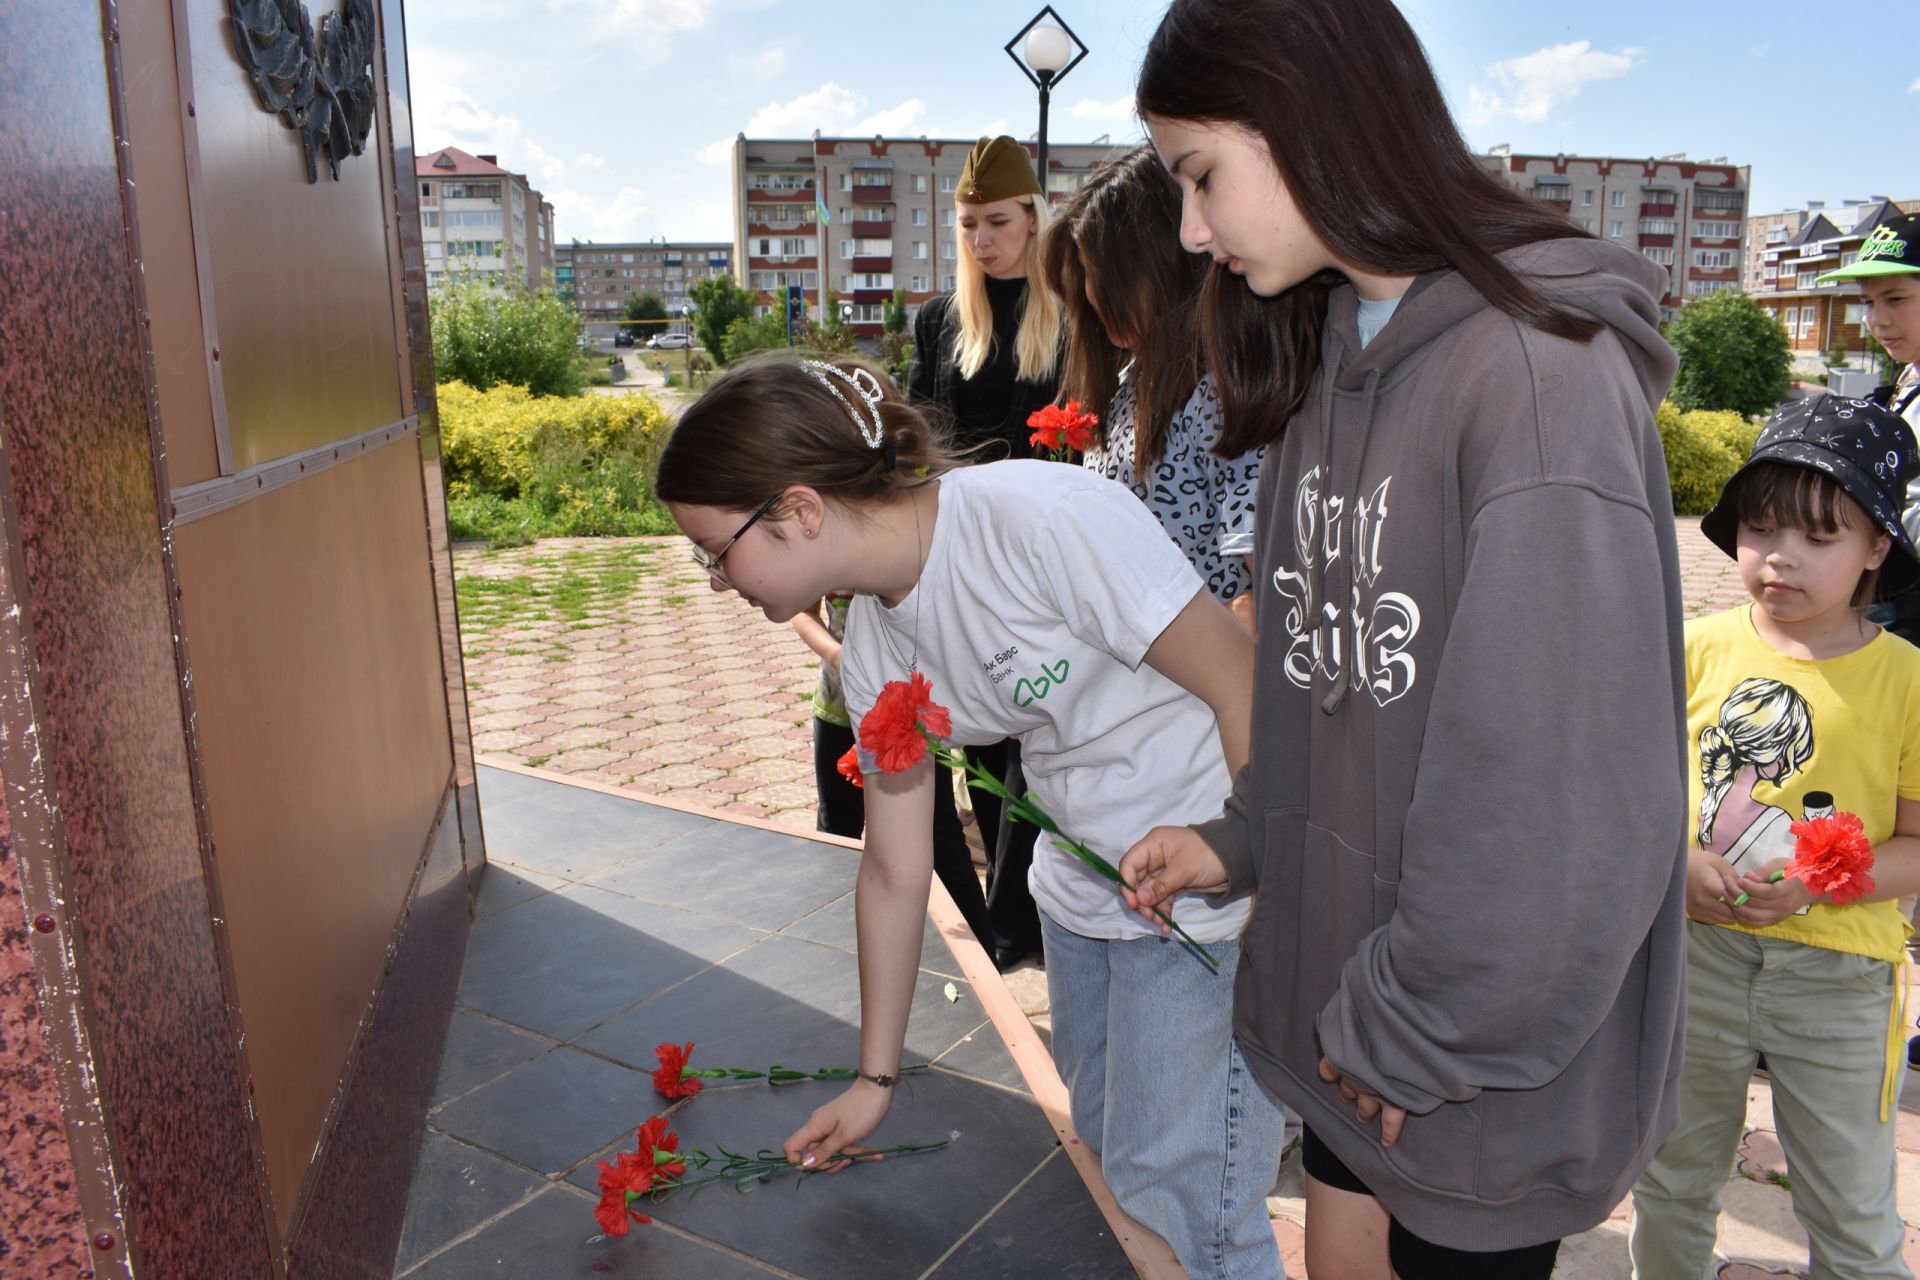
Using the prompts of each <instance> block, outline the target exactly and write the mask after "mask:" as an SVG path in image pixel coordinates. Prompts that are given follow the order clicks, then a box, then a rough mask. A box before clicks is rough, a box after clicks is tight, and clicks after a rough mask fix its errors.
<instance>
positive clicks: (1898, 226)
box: [1814, 213, 1920, 284]
mask: <svg viewBox="0 0 1920 1280" xmlns="http://www.w3.org/2000/svg"><path fill="white" fill-rule="evenodd" d="M1902 275H1920V213H1909V214H1906V215H1905V216H1904V217H1899V218H1892V219H1890V220H1888V221H1886V222H1883V223H1881V224H1880V225H1879V226H1877V227H1875V228H1874V229H1873V234H1872V235H1870V236H1868V237H1867V238H1866V239H1865V240H1864V241H1862V242H1861V245H1860V257H1859V259H1858V260H1857V261H1855V262H1850V263H1848V264H1847V265H1846V266H1844V267H1841V268H1840V269H1839V270H1838V271H1829V272H1827V273H1826V274H1825V275H1822V276H1821V277H1819V279H1817V280H1816V281H1814V283H1815V284H1825V283H1826V282H1827V281H1829V280H1858V279H1859V278H1860V277H1861V276H1902Z"/></svg>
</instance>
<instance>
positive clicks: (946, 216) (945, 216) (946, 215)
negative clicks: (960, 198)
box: [940, 205, 953, 228]
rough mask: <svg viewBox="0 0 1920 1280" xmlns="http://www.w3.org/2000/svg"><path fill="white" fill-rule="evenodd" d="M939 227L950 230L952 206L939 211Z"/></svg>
mask: <svg viewBox="0 0 1920 1280" xmlns="http://www.w3.org/2000/svg"><path fill="white" fill-rule="evenodd" d="M940 225H941V226H943V227H948V228H951V227H952V226H953V206H952V205H948V206H947V207H946V208H944V209H942V210H941V211H940Z"/></svg>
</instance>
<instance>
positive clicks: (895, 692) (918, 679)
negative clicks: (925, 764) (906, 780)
mask: <svg viewBox="0 0 1920 1280" xmlns="http://www.w3.org/2000/svg"><path fill="white" fill-rule="evenodd" d="M952 732H953V717H952V716H951V715H949V714H948V713H947V709H946V708H945V707H943V706H941V705H940V704H939V703H937V702H935V701H934V700H933V684H932V682H931V681H929V680H928V679H927V678H926V677H925V676H923V675H921V674H920V673H919V672H918V671H916V672H914V673H913V675H912V676H911V677H910V678H909V679H906V680H889V681H888V682H887V685H886V687H885V688H883V689H882V690H880V696H879V697H878V698H875V699H874V701H873V710H871V711H869V712H867V715H866V718H865V719H863V720H862V721H861V722H860V745H861V746H862V747H865V748H866V749H867V751H868V752H869V753H870V754H871V755H872V756H873V758H874V762H875V763H876V764H877V765H879V767H880V772H882V773H905V772H906V771H907V770H908V769H911V768H913V766H915V765H917V764H919V763H920V761H921V760H922V759H924V758H925V757H926V754H927V735H929V734H931V735H932V736H933V737H936V738H944V737H946V736H947V735H948V734H950V733H952Z"/></svg>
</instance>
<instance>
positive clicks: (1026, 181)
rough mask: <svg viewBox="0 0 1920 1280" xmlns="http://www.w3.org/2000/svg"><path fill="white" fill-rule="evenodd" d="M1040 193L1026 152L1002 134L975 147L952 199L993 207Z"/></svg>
mask: <svg viewBox="0 0 1920 1280" xmlns="http://www.w3.org/2000/svg"><path fill="white" fill-rule="evenodd" d="M1039 194H1040V183H1039V181H1038V180H1037V179H1035V178H1034V176H1033V162H1032V161H1030V160H1028V159H1027V149H1026V148H1025V147H1023V146H1021V145H1020V144H1019V143H1017V142H1015V141H1014V140H1013V139H1012V138H1009V137H1007V136H1005V135H1004V134H1003V135H1001V136H1000V137H998V138H982V139H980V141H978V142H976V143H974V144H973V150H971V151H969V152H968V153H967V163H966V165H965V167H963V168H962V169H961V170H960V185H959V187H957V188H956V189H955V191H954V193H953V198H954V199H955V200H958V201H960V202H961V203H962V204H992V203H993V202H994V201H996V200H1012V199H1015V198H1016V197H1019V196H1037V195H1039Z"/></svg>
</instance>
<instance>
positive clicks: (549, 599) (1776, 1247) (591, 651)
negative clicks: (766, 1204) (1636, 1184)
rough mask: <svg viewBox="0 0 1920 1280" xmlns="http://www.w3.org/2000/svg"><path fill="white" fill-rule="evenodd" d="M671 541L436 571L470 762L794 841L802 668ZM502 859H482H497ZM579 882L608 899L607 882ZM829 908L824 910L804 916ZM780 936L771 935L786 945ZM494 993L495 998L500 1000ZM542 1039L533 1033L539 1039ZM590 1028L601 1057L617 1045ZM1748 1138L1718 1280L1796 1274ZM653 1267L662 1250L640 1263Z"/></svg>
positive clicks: (1766, 1144)
mask: <svg viewBox="0 0 1920 1280" xmlns="http://www.w3.org/2000/svg"><path fill="white" fill-rule="evenodd" d="M1678 526H1679V527H1678V532H1679V542H1680V552H1681V570H1682V590H1683V594H1684V596H1685V599H1686V605H1687V612H1688V614H1689V616H1694V615H1698V614H1702V613H1708V612H1712V611H1714V610H1717V609H1722V608H1726V607H1728V606H1730V605H1733V604H1736V603H1738V602H1739V601H1740V600H1742V599H1744V593H1743V592H1742V590H1741V587H1740V582H1739V578H1738V575H1737V574H1736V573H1735V571H1734V568H1733V563H1732V561H1731V560H1729V559H1728V558H1727V557H1725V556H1724V555H1722V554H1721V553H1720V552H1719V551H1718V550H1717V549H1716V548H1714V547H1713V546H1712V545H1711V544H1710V543H1709V542H1707V540H1706V538H1705V537H1704V536H1702V535H1701V534H1700V532H1699V521H1698V520H1697V519H1691V518H1683V519H1681V520H1680V521H1678ZM685 546H686V544H685V543H684V541H683V540H681V539H677V538H645V539H557V540H549V541H545V542H541V543H539V544H537V545H535V546H532V547H525V548H519V549H515V550H509V551H487V550H481V549H462V550H460V551H459V552H458V553H457V557H456V567H457V572H458V576H459V579H460V608H461V628H462V644H463V648H464V650H465V653H466V673H467V681H468V689H469V699H470V703H471V707H472V712H473V731H474V744H475V748H476V750H477V751H478V752H480V753H481V756H482V759H483V760H484V759H485V758H486V757H487V756H489V755H491V756H494V757H495V758H497V759H500V760H503V761H511V762H513V763H517V764H522V765H530V766H533V767H537V768H541V769H544V770H550V771H554V772H556V773H561V774H570V775H575V776H578V777H581V778H584V779H588V780H591V781H594V782H598V783H605V784H612V785H615V786H620V787H622V788H624V789H626V790H628V791H629V792H631V793H632V794H634V795H636V796H659V797H664V798H666V799H668V800H671V801H674V802H678V803H684V804H691V805H696V806H701V807H704V808H706V809H709V810H712V811H713V812H715V813H716V814H739V815H746V816H749V817H754V818H761V819H768V820H771V821H773V822H776V823H779V824H782V825H788V826H792V827H794V828H796V829H799V830H811V829H812V826H813V780H812V756H811V744H810V739H809V736H808V721H809V719H810V716H811V712H810V709H809V706H808V698H809V696H810V694H811V691H812V689H813V685H814V680H815V664H814V662H813V659H812V655H811V654H810V653H809V652H808V651H807V649H806V648H805V646H804V645H802V644H801V643H800V641H799V639H798V638H797V637H796V636H794V635H793V633H792V631H791V630H790V629H789V628H787V627H784V626H775V625H774V624H772V623H769V622H767V621H766V620H765V618H763V617H762V616H761V615H760V614H759V612H758V611H757V610H754V609H751V608H749V607H748V606H747V605H745V604H744V603H743V602H741V601H740V600H739V599H738V598H737V597H735V596H733V595H731V594H730V593H729V594H720V593H716V592H713V591H711V590H709V589H708V588H707V584H706V581H705V579H704V577H703V576H702V575H701V573H700V571H699V570H698V569H696V568H695V567H694V566H693V564H692V562H691V561H690V559H689V558H688V557H687V553H686V550H685ZM487 822H488V836H489V844H490V847H493V848H494V852H495V856H496V857H502V855H501V853H500V851H499V849H498V847H497V846H495V844H494V841H495V834H496V833H495V829H494V824H493V813H492V810H491V809H489V811H488V814H487ZM573 856H575V857H577V858H579V859H582V860H583V864H582V866H581V867H572V868H564V869H560V870H552V869H542V868H539V867H533V866H519V865H515V866H513V867H512V868H511V869H510V874H509V875H507V876H504V877H501V876H494V877H492V878H490V880H489V889H488V892H489V894H490V895H494V896H495V897H496V898H497V897H499V896H500V895H509V896H511V895H516V894H518V895H527V896H535V895H540V894H547V893H554V892H563V891H564V890H565V889H566V888H567V886H568V885H575V884H576V881H573V880H569V879H568V878H567V877H568V876H570V875H572V874H574V873H575V872H581V873H582V874H583V875H586V876H591V875H597V874H600V872H601V871H602V870H604V868H602V867H598V866H593V865H586V864H587V863H589V862H591V861H592V860H593V859H595V858H601V857H604V856H606V850H604V849H596V848H594V847H593V846H590V845H589V846H579V845H576V846H575V847H574V849H573ZM508 860H509V859H506V858H504V857H502V861H503V863H504V862H506V861H508ZM503 869H506V868H504V867H503ZM635 874H641V875H642V878H644V875H643V873H635ZM736 883H737V882H736ZM497 886H504V887H497ZM590 887H592V888H594V889H595V891H596V892H617V889H616V888H615V887H613V886H604V885H603V886H590ZM573 891H574V892H575V893H576V894H580V893H585V892H587V889H586V888H581V887H575V888H574V890H573ZM496 907H497V904H496ZM548 910H553V908H548ZM830 913H831V908H824V909H822V910H821V911H820V912H819V913H818V915H817V916H816V917H815V919H817V920H824V919H826V918H827V917H828V916H829V915H830ZM536 918H537V916H529V917H527V919H528V920H533V919H536ZM762 923H763V924H764V923H765V921H763V922H762ZM844 923H846V922H842V924H843V925H844ZM738 927H743V928H748V929H751V928H753V927H754V926H753V925H752V924H751V923H743V924H742V925H740V926H738ZM800 927H801V925H800V924H795V925H791V926H789V927H788V932H792V931H793V930H794V929H797V928H800ZM476 936H478V934H477V935H476ZM849 936H850V935H848V934H845V933H842V934H840V935H839V944H840V945H842V946H848V945H850V943H848V942H847V940H846V939H847V937H849ZM819 940H821V941H829V942H831V941H834V939H833V938H830V937H823V938H821V939H819ZM1007 985H1008V987H1009V989H1010V990H1012V991H1013V992H1014V994H1015V995H1016V996H1017V997H1018V998H1019V1000H1020V1003H1021V1005H1022V1007H1023V1008H1024V1009H1025V1010H1026V1011H1027V1012H1028V1014H1029V1015H1030V1016H1033V1017H1034V1019H1035V1021H1036V1023H1037V1024H1038V1025H1039V1026H1041V1027H1042V1029H1043V1030H1044V1028H1045V1025H1046V998H1045V981H1044V975H1043V974H1042V973H1041V972H1040V971H1038V970H1035V969H1032V968H1031V967H1030V966H1029V967H1023V969H1022V970H1018V971H1016V972H1015V973H1013V974H1011V975H1009V979H1008V982H1007ZM464 998H465V997H464V995H463V999H464ZM500 998H501V999H510V993H501V995H500ZM530 1003H531V1004H538V1003H539V1001H538V1000H533V1001H531V1002H530ZM1915 1005H1916V1007H1920V1002H1915ZM550 1012H552V1011H547V1010H539V1011H537V1012H536V1013H530V1014H529V1015H528V1016H533V1017H546V1016H548V1015H549V1013H550ZM483 1020H484V1019H483ZM464 1025H465V1024H464V1023H462V1022H461V1021H460V1016H459V1015H457V1017H456V1028H455V1030H456V1034H457V1038H458V1037H478V1036H482V1035H483V1033H481V1032H477V1031H471V1030H468V1031H462V1027H463V1026H464ZM488 1025H489V1027H490V1029H491V1030H490V1033H487V1034H491V1037H492V1038H491V1039H490V1040H489V1041H488V1044H489V1045H490V1048H489V1049H488V1050H487V1052H495V1053H501V1054H506V1055H507V1056H508V1057H512V1056H513V1055H515V1054H517V1053H519V1052H521V1051H523V1050H525V1049H526V1047H527V1046H526V1045H524V1044H522V1043H521V1042H520V1041H519V1040H514V1039H501V1038H500V1035H501V1034H502V1033H503V1032H504V1034H507V1035H514V1036H518V1035H523V1034H524V1032H523V1031H520V1030H513V1029H511V1028H506V1027H503V1026H495V1025H493V1024H492V1023H489V1024H488ZM562 1030H565V1027H564V1026H557V1025H556V1026H549V1028H548V1031H547V1033H546V1034H547V1035H548V1036H550V1037H551V1036H554V1035H557V1034H558V1033H559V1032H560V1031H562ZM594 1034H595V1035H597V1036H599V1037H601V1040H600V1041H599V1042H598V1043H603V1044H604V1043H605V1042H608V1041H609V1040H611V1039H612V1038H615V1037H617V1035H618V1032H617V1031H615V1030H602V1031H598V1032H595V1033H594ZM649 1034H650V1033H649ZM645 1038H646V1037H645V1035H642V1036H641V1039H642V1040H644V1039H645ZM533 1044H535V1045H536V1046H537V1052H539V1053H541V1054H549V1053H550V1052H552V1051H554V1050H555V1049H556V1048H557V1047H569V1048H573V1049H574V1050H575V1051H576V1052H587V1050H586V1049H584V1048H583V1047H580V1046H568V1045H566V1044H564V1042H561V1041H551V1042H550V1041H549V1040H536V1041H534V1042H533ZM452 1057H453V1054H452V1051H451V1050H450V1051H449V1058H450V1060H451V1059H452ZM1917 1074H1920V1073H1917ZM445 1087H446V1081H445V1080H443V1088H445ZM437 1114H438V1113H437V1112H436V1115H437ZM456 1114H458V1113H456ZM1900 1126H1901V1127H1900V1147H1901V1172H1902V1177H1901V1207H1902V1213H1903V1216H1904V1217H1905V1218H1906V1220H1907V1221H1908V1222H1909V1223H1910V1224H1920V1094H1917V1093H1916V1089H1915V1087H1914V1085H1913V1083H1912V1079H1911V1078H1910V1081H1909V1087H1908V1089H1907V1096H1906V1098H1905V1100H1904V1101H1903V1106H1902V1113H1901V1117H1900ZM1749 1130H1750V1131H1749V1134H1748V1137H1747V1140H1746V1142H1745V1144H1744V1146H1743V1152H1742V1160H1741V1168H1740V1170H1739V1171H1738V1172H1736V1174H1735V1175H1734V1177H1733V1179H1732V1181H1731V1182H1730V1183H1729V1186H1728V1190H1727V1193H1726V1196H1727V1207H1726V1210H1725V1212H1724V1213H1723V1214H1722V1219H1721V1247H1722V1252H1723V1253H1724V1254H1725V1255H1726V1256H1727V1257H1729V1258H1731V1259H1735V1260H1736V1261H1733V1262H1731V1263H1729V1264H1728V1265H1727V1267H1726V1268H1725V1269H1724V1270H1723V1272H1722V1274H1723V1276H1725V1277H1726V1280H1756V1278H1757V1277H1762V1276H1776V1275H1777V1276H1795V1275H1804V1274H1805V1267H1806V1240H1805V1235H1804V1233H1803V1232H1801V1230H1800V1228H1799V1226H1798V1224H1797V1223H1796V1222H1795V1221H1794V1219H1793V1217H1792V1212H1791V1206H1790V1203H1789V1199H1788V1196H1787V1193H1786V1191H1785V1190H1784V1189H1783V1188H1782V1187H1781V1185H1780V1183H1779V1181H1778V1179H1777V1178H1776V1177H1775V1176H1774V1175H1777V1174H1780V1173H1783V1172H1784V1169H1783V1165H1784V1161H1783V1160H1782V1159H1781V1157H1780V1156H1779V1151H1778V1142H1777V1139H1776V1138H1775V1137H1774V1135H1773V1132H1772V1119H1771V1094H1770V1092H1769V1086H1768V1083H1767V1081H1766V1079H1765V1077H1764V1076H1756V1077H1755V1081H1754V1086H1753V1090H1752V1096H1751V1101H1750V1107H1749ZM429 1136H430V1141H429V1143H428V1144H427V1146H426V1147H425V1148H423V1154H422V1161H423V1166H422V1167H423V1170H425V1169H426V1168H427V1164H426V1162H427V1161H428V1160H429V1157H430V1156H431V1155H432V1153H433V1152H435V1151H436V1150H439V1151H441V1152H442V1153H443V1154H444V1151H445V1148H444V1147H442V1146H441V1141H442V1140H443V1139H446V1138H447V1135H446V1134H445V1133H439V1134H437V1135H436V1134H430V1135H429ZM589 1167H590V1166H589ZM513 1175H519V1176H523V1177H524V1176H531V1175H529V1174H528V1170H527V1169H526V1168H518V1169H514V1170H510V1171H509V1172H508V1173H501V1172H500V1171H498V1170H491V1168H490V1167H489V1176H488V1177H482V1176H480V1175H477V1174H476V1175H475V1176H474V1181H475V1183H476V1184H485V1185H492V1186H497V1187H500V1188H503V1189H502V1190H500V1191H499V1192H498V1194H507V1192H509V1191H512V1190H513V1189H514V1188H516V1187H520V1188H521V1189H522V1190H524V1186H523V1184H521V1183H519V1182H516V1181H514V1176H513ZM489 1178H491V1181H489ZM543 1185H544V1184H543ZM1299 1196H1300V1189H1299V1172H1298V1168H1297V1162H1290V1164H1289V1166H1288V1167H1287V1168H1284V1169H1283V1170H1282V1178H1281V1185H1280V1186H1279V1187H1278V1188H1276V1195H1275V1196H1274V1197H1273V1199H1272V1200H1271V1201H1270V1202H1269V1204H1270V1209H1271V1210H1272V1212H1273V1214H1274V1216H1275V1230H1276V1232H1277V1234H1278V1235H1279V1237H1280V1239H1281V1243H1282V1249H1283V1253H1284V1254H1285V1256H1286V1257H1287V1260H1288V1271H1289V1274H1290V1275H1293V1276H1296V1277H1297V1276H1301V1275H1303V1274H1304V1267H1303V1265H1302V1264H1301V1262H1300V1233H1299V1226H1298V1224H1299V1221H1300V1218H1301V1216H1302V1203H1301V1201H1300V1198H1299ZM539 1199H540V1197H535V1200H534V1201H527V1202H525V1203H521V1201H522V1200H524V1197H516V1198H514V1199H513V1200H512V1201H510V1202H512V1203H521V1208H520V1209H518V1210H516V1211H515V1212H526V1213H527V1214H529V1215H533V1216H538V1215H539V1214H543V1213H549V1212H552V1211H553V1210H552V1209H551V1208H550V1207H543V1208H537V1209H536V1208H534V1207H533V1205H534V1204H535V1203H536V1202H537V1201H538V1200H539ZM571 1221H572V1219H571V1218H570V1219H569V1222H571ZM588 1226H589V1228H590V1223H589V1224H588ZM1626 1229H1627V1209H1626V1206H1624V1205H1623V1206H1622V1207H1621V1209H1620V1210H1619V1211H1618V1212H1616V1214H1615V1215H1614V1217H1613V1218H1612V1219H1611V1220H1610V1221H1608V1222H1607V1223H1605V1224H1602V1225H1601V1226H1600V1227H1598V1228H1596V1229H1595V1230H1594V1231H1592V1232H1589V1233H1587V1234H1586V1235H1584V1236H1581V1237H1578V1238H1576V1239H1574V1240H1570V1241H1568V1242H1567V1244H1566V1246H1565V1247H1564V1248H1563V1250H1562V1254H1561V1263H1560V1266H1559V1268H1558V1269H1557V1271H1556V1275H1558V1276H1561V1277H1565V1278H1566V1280H1617V1278H1620V1277H1625V1276H1626V1275H1627V1266H1626V1256H1625V1234H1626ZM409 1230H410V1231H411V1230H412V1227H411V1225H410V1228H409ZM663 1247H664V1246H663ZM676 1247H677V1246H676ZM1908 1252H1909V1261H1910V1264H1913V1263H1914V1262H1916V1261H1920V1234H1916V1233H1915V1232H1913V1231H1911V1230H1910V1232H1909V1249H1908ZM403 1253H404V1249H403ZM665 1261H666V1259H665V1257H664V1256H663V1257H662V1258H661V1259H660V1262H662V1263H664V1262H665ZM410 1274H411V1273H410ZM420 1274H468V1273H455V1272H447V1273H430V1272H428V1271H425V1270H422V1271H421V1272H420ZM471 1274H482V1273H481V1272H477V1271H476V1272H472V1273H471ZM556 1274H557V1273H556ZM712 1274H716V1275H718V1274H731V1273H729V1272H724V1271H714V1272H712ZM741 1274H758V1273H757V1272H743V1273H741ZM1028 1274H1040V1273H1038V1272H1029V1273H1028Z"/></svg>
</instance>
